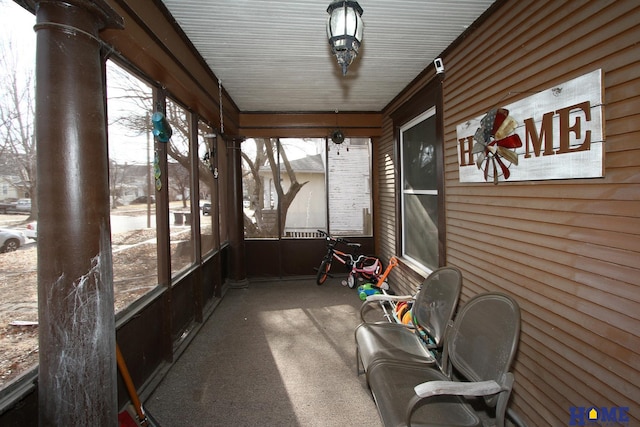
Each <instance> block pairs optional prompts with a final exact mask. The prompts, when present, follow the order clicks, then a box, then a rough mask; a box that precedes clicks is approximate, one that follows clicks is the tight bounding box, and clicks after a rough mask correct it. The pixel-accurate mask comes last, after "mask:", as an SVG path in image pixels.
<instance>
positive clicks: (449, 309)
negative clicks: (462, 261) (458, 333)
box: [411, 267, 462, 347]
mask: <svg viewBox="0 0 640 427" xmlns="http://www.w3.org/2000/svg"><path fill="white" fill-rule="evenodd" d="M461 287H462V273H461V272H460V270H458V269H457V268H455V267H441V268H438V269H437V270H434V271H433V272H432V273H431V274H430V275H429V276H428V277H427V278H426V279H425V280H424V282H422V286H421V287H420V292H418V295H417V296H416V300H415V302H414V303H413V308H412V309H411V310H412V312H413V316H414V317H415V322H416V323H417V325H418V326H420V328H422V329H423V330H424V331H425V332H426V334H427V335H428V336H429V337H431V339H432V340H433V341H434V344H435V347H441V346H442V340H443V339H444V335H445V332H446V329H447V325H448V324H449V321H450V320H451V318H452V317H453V312H454V311H455V309H456V306H457V305H458V299H459V298H460V288H461Z"/></svg>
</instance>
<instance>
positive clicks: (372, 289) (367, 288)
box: [358, 283, 382, 301]
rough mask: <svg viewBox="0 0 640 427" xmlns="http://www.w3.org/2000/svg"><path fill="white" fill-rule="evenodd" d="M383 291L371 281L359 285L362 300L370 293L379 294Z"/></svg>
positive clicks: (359, 294)
mask: <svg viewBox="0 0 640 427" xmlns="http://www.w3.org/2000/svg"><path fill="white" fill-rule="evenodd" d="M380 293H382V292H381V291H380V288H378V287H377V286H376V285H373V284H371V283H365V284H364V285H360V286H358V296H359V297H360V299H361V300H362V301H364V300H366V299H367V297H368V296H369V295H377V294H380Z"/></svg>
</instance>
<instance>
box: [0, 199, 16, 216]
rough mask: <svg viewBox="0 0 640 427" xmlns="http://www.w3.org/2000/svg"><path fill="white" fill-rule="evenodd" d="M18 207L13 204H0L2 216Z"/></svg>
mask: <svg viewBox="0 0 640 427" xmlns="http://www.w3.org/2000/svg"><path fill="white" fill-rule="evenodd" d="M15 207H16V205H15V204H13V203H4V202H2V203H0V214H6V213H7V212H11V211H13V210H14V209H15Z"/></svg>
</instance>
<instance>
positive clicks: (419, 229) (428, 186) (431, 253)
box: [400, 108, 439, 270]
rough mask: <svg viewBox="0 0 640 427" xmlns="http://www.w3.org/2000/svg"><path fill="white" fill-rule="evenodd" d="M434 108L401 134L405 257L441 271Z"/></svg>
mask: <svg viewBox="0 0 640 427" xmlns="http://www.w3.org/2000/svg"><path fill="white" fill-rule="evenodd" d="M435 121H436V116H435V108H432V109H430V110H429V111H427V112H425V113H424V114H422V115H420V116H418V117H416V118H415V119H414V120H412V121H411V122H409V123H407V124H406V125H405V126H403V127H402V128H401V130H400V149H401V159H402V180H401V182H402V255H403V256H405V257H407V258H410V259H412V260H413V261H415V262H416V263H418V264H420V265H422V266H423V267H424V268H425V269H426V270H433V269H435V268H437V267H438V262H439V257H438V173H439V171H438V170H437V167H436V164H437V163H436V143H437V140H436V122H435Z"/></svg>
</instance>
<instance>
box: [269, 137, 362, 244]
mask: <svg viewBox="0 0 640 427" xmlns="http://www.w3.org/2000/svg"><path fill="white" fill-rule="evenodd" d="M348 147H349V148H348V150H349V151H347V148H346V146H344V147H342V149H341V153H342V154H340V155H338V154H336V153H337V150H336V149H335V147H334V149H333V150H334V151H333V152H332V151H329V160H328V162H327V163H328V165H327V166H325V162H326V160H325V157H324V156H323V155H322V154H314V155H311V156H307V157H302V158H300V159H295V160H291V161H290V164H291V168H292V169H293V170H294V171H295V175H296V180H297V181H298V182H299V183H300V184H304V185H303V186H302V188H301V189H300V191H299V192H298V194H297V195H296V198H295V199H294V201H293V202H292V203H291V206H290V207H289V210H288V211H287V220H286V224H285V227H284V233H283V235H284V236H285V237H309V236H310V234H309V233H311V234H313V233H315V231H316V230H318V229H321V230H326V228H327V218H326V212H327V202H328V203H329V214H330V215H331V224H332V227H331V232H332V233H337V234H343V235H348V234H361V233H362V231H363V230H369V232H370V226H371V212H370V206H371V192H370V182H369V180H370V167H369V165H368V163H367V162H368V159H369V140H368V139H355V140H353V141H352V142H351V144H349V145H348ZM363 159H364V160H363ZM327 171H328V174H329V178H328V179H327V178H326V172H327ZM260 175H261V177H262V180H263V183H264V185H263V194H262V198H263V202H264V206H265V207H267V208H268V207H271V208H272V209H276V207H277V204H278V194H277V191H276V188H275V186H274V182H273V179H274V178H273V177H272V174H271V169H270V168H268V167H262V168H261V169H260ZM280 179H281V180H282V187H283V191H284V192H287V191H288V189H289V187H290V185H291V182H290V180H289V176H288V174H287V172H286V168H285V166H284V165H283V164H281V165H280ZM327 185H328V187H329V194H330V195H331V197H329V200H328V201H327Z"/></svg>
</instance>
